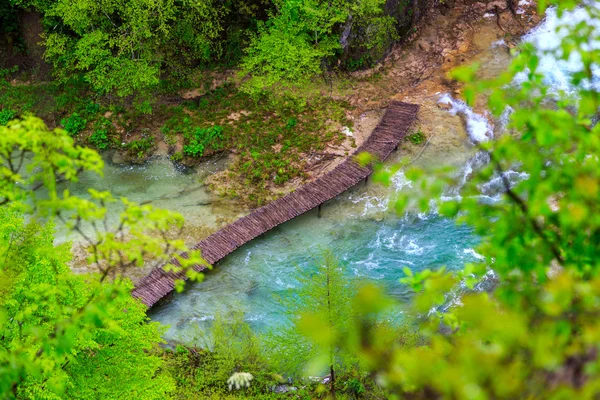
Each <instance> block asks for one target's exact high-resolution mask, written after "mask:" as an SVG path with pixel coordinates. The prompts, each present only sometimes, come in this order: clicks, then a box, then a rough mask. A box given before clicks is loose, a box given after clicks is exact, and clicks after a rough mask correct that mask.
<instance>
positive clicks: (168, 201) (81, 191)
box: [57, 157, 239, 242]
mask: <svg viewBox="0 0 600 400" xmlns="http://www.w3.org/2000/svg"><path fill="white" fill-rule="evenodd" d="M107 158H108V157H107ZM223 166H224V161H222V160H219V161H207V162H204V163H202V164H201V165H199V166H198V167H195V168H189V169H184V168H178V167H177V166H175V165H174V164H173V163H172V162H171V161H170V160H169V159H168V158H156V159H153V160H151V161H149V162H147V163H145V164H142V165H115V164H112V163H110V162H106V165H105V167H104V176H99V175H97V174H95V173H89V172H88V173H84V174H83V175H82V176H81V177H80V179H79V182H77V183H75V184H73V183H69V184H68V189H69V190H70V191H71V193H72V194H74V195H77V196H80V197H82V198H89V194H88V189H89V188H93V189H96V190H99V191H110V192H111V193H112V194H113V196H114V197H115V198H116V199H119V198H121V197H127V198H128V199H129V200H131V201H134V202H137V203H140V204H152V205H153V206H155V207H158V208H162V209H167V210H171V211H177V212H179V213H181V214H182V215H184V216H185V219H186V226H188V227H189V229H190V230H191V229H192V228H193V227H207V228H213V229H214V228H216V227H217V225H218V223H217V218H219V217H221V218H234V217H237V216H239V212H238V210H235V209H233V208H232V207H231V205H230V204H228V203H227V202H223V201H221V199H219V198H215V197H214V196H213V195H211V194H210V193H209V191H208V190H207V188H206V186H205V185H204V183H203V181H204V178H205V177H206V176H208V174H211V173H214V172H215V171H218V170H220V169H222V168H223ZM107 208H108V213H107V216H108V225H109V226H110V227H115V226H116V225H117V224H118V218H119V212H120V211H121V210H122V206H121V205H120V204H119V203H118V202H117V203H111V204H108V207H107ZM192 237H193V235H192ZM77 238H78V237H77V236H74V235H70V236H69V235H68V234H67V232H66V231H65V230H60V226H59V232H57V241H59V242H60V241H64V240H67V239H77Z"/></svg>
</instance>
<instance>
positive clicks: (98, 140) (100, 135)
mask: <svg viewBox="0 0 600 400" xmlns="http://www.w3.org/2000/svg"><path fill="white" fill-rule="evenodd" d="M89 140H90V143H91V144H93V145H94V146H96V148H98V149H99V150H106V149H108V146H109V145H110V141H109V138H108V131H107V130H106V129H98V130H96V131H94V133H93V134H92V136H90V139H89Z"/></svg>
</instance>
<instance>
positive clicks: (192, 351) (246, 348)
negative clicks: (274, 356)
mask: <svg viewBox="0 0 600 400" xmlns="http://www.w3.org/2000/svg"><path fill="white" fill-rule="evenodd" d="M201 342H202V343H203V345H204V349H200V348H198V347H196V346H194V347H184V346H177V348H176V349H175V351H174V352H169V353H167V354H166V357H167V370H168V371H169V373H170V374H171V375H172V376H173V377H174V379H175V380H176V382H177V391H176V396H178V397H179V398H215V399H217V398H225V397H226V396H228V395H230V396H231V397H232V398H237V397H238V396H237V395H235V393H231V391H230V390H229V388H228V386H227V380H228V379H229V377H230V376H231V375H232V374H234V373H235V372H248V373H251V374H252V376H253V377H254V379H253V380H252V384H251V385H250V387H249V388H248V389H245V390H243V391H242V392H241V393H240V395H239V397H241V398H267V399H268V398H279V396H276V395H272V396H271V395H269V390H270V388H271V387H273V386H274V385H276V384H277V383H279V380H280V379H281V377H278V376H277V375H276V374H273V373H271V372H270V367H269V365H268V364H267V360H266V359H265V357H264V355H263V354H264V352H263V349H262V348H261V343H260V340H259V337H258V336H256V334H255V333H254V332H253V331H252V329H251V328H250V326H249V325H248V324H247V323H246V322H245V321H244V315H243V314H242V313H240V312H233V313H228V314H227V315H217V316H216V317H215V321H214V323H213V326H212V328H211V329H210V330H209V332H203V333H201Z"/></svg>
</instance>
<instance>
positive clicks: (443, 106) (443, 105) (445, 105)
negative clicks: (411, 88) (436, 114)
mask: <svg viewBox="0 0 600 400" xmlns="http://www.w3.org/2000/svg"><path fill="white" fill-rule="evenodd" d="M437 106H438V108H441V109H442V110H445V111H450V110H451V109H452V104H450V103H443V102H442V103H437Z"/></svg>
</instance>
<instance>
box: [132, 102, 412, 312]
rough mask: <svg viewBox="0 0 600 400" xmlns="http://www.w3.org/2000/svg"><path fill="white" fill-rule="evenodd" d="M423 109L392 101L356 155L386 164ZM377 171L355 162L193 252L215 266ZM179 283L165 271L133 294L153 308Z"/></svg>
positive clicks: (182, 276) (229, 227) (242, 220)
mask: <svg viewBox="0 0 600 400" xmlns="http://www.w3.org/2000/svg"><path fill="white" fill-rule="evenodd" d="M418 109H419V107H418V106H417V105H414V104H407V103H402V102H392V103H391V104H390V105H389V107H388V109H387V111H386V112H385V114H384V116H383V118H382V119H381V122H379V124H378V125H377V127H376V128H375V129H374V130H373V133H371V135H370V136H369V138H368V139H367V140H366V141H365V142H364V144H363V145H362V146H360V147H359V148H358V149H357V150H356V152H355V153H354V154H359V153H362V152H368V153H370V154H372V155H374V156H375V157H377V158H378V159H379V160H385V159H386V158H387V157H388V156H389V155H390V153H391V152H392V151H393V150H394V149H396V148H397V147H398V144H399V143H400V141H401V140H402V139H403V138H404V137H405V136H406V134H407V133H408V130H409V128H410V126H411V125H412V123H413V122H414V120H415V119H416V117H417V111H418ZM372 172H373V169H372V168H371V167H370V166H365V167H363V166H360V165H359V164H358V163H357V162H356V161H355V160H354V159H353V158H352V157H350V158H348V159H347V160H346V161H344V162H343V163H342V164H340V165H338V166H337V167H336V168H334V169H333V170H332V171H330V172H329V173H327V174H325V175H323V176H321V177H320V178H318V179H316V180H314V181H312V182H310V183H308V184H306V185H304V186H302V187H301V188H299V189H298V190H296V191H294V192H293V193H290V194H288V195H287V196H285V197H282V198H280V199H278V200H275V201H273V202H271V203H269V204H267V205H266V206H264V207H261V208H258V209H256V210H254V211H253V212H252V213H250V214H249V215H247V216H245V217H243V218H240V219H239V220H237V221H235V222H234V223H232V224H229V225H227V226H226V227H225V228H223V229H221V230H220V231H218V232H216V233H214V234H212V235H210V236H209V237H207V238H206V239H204V240H202V241H201V242H199V243H198V244H196V245H195V246H193V249H194V250H200V251H201V254H202V257H203V258H204V260H206V261H207V262H208V263H209V264H214V263H216V262H217V261H219V260H221V259H223V258H224V257H225V256H227V255H228V254H229V253H231V252H233V251H234V250H235V249H237V248H239V247H241V246H243V245H244V244H246V243H248V242H250V241H251V240H252V239H254V238H256V237H258V236H260V235H262V234H263V233H265V232H268V231H270V230H271V229H273V228H274V227H276V226H278V225H281V224H283V223H284V222H286V221H289V220H291V219H292V218H295V217H297V216H299V215H301V214H304V213H305V212H307V211H309V210H311V209H313V208H315V207H320V206H321V205H322V204H323V203H325V202H326V201H328V200H331V199H332V198H334V197H335V196H337V195H339V194H341V193H343V192H344V191H346V190H347V189H349V188H350V187H352V186H354V185H356V184H357V183H359V182H360V181H362V180H363V179H366V178H367V177H368V176H369V175H370V174H371V173H372ZM182 257H184V258H185V257H186V255H185V254H182ZM173 264H175V265H178V262H177V261H176V260H174V261H173ZM205 268H206V267H205V266H203V265H197V266H196V267H195V269H196V270H197V271H202V270H204V269H205ZM177 279H186V277H185V273H183V272H180V273H173V272H166V271H164V270H163V269H162V268H158V269H155V270H154V271H152V272H151V273H150V274H149V275H148V276H146V277H145V278H143V279H142V280H140V282H139V283H138V284H137V286H136V287H135V289H134V290H133V296H134V297H137V298H139V299H140V300H141V301H142V302H143V303H144V304H146V305H147V306H148V307H152V306H153V305H154V304H155V303H156V302H157V301H159V300H160V299H161V298H163V297H164V296H166V295H167V294H169V293H170V292H171V291H173V289H174V288H175V280H177Z"/></svg>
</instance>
